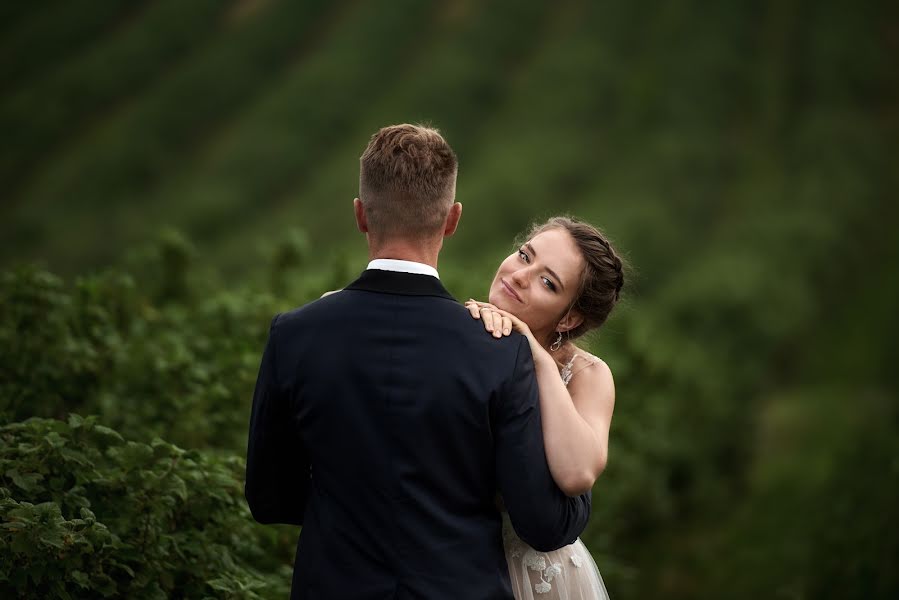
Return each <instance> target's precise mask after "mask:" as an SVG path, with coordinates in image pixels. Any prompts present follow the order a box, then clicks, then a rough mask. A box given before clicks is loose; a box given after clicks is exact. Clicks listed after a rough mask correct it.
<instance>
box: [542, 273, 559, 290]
mask: <svg viewBox="0 0 899 600" xmlns="http://www.w3.org/2000/svg"><path fill="white" fill-rule="evenodd" d="M540 279H542V280H543V284H544V285H545V286H546V287H548V288H549V289H550V290H552V291H553V292H555V291H556V284H554V283H553V282H552V280H551V279H550V278H549V277H541V278H540Z"/></svg>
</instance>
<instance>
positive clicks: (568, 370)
mask: <svg viewBox="0 0 899 600" xmlns="http://www.w3.org/2000/svg"><path fill="white" fill-rule="evenodd" d="M578 356H580V357H581V358H583V359H584V360H586V361H588V362H589V363H590V364H596V363H598V362H599V359H598V358H596V357H595V356H593V355H592V354H587V353H584V354H579V353H577V352H575V353H574V354H572V355H571V360H569V361H568V362H567V363H565V364H564V365H562V368H561V369H559V375H561V376H562V383H564V384H565V387H568V383H569V382H570V381H571V377H572V376H573V375H574V371H573V370H572V367H573V366H574V359H576V358H577V357H578ZM584 368H586V367H584ZM578 370H580V369H578Z"/></svg>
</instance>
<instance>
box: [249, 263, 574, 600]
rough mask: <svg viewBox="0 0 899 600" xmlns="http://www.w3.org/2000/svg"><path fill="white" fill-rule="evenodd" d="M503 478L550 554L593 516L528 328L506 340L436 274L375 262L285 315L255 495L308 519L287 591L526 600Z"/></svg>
mask: <svg viewBox="0 0 899 600" xmlns="http://www.w3.org/2000/svg"><path fill="white" fill-rule="evenodd" d="M497 492H499V493H500V494H501V495H502V498H503V501H504V503H505V507H506V510H508V512H509V517H510V519H511V521H512V524H513V526H514V528H515V530H516V532H517V533H518V534H519V536H520V537H521V538H522V539H523V540H524V541H525V542H527V543H529V544H530V545H531V546H533V547H534V548H536V549H538V550H542V551H548V550H552V549H556V548H560V547H562V546H564V545H567V544H569V543H571V542H573V541H574V540H575V539H576V537H577V536H578V535H579V534H580V533H581V531H582V530H583V529H584V526H585V525H586V523H587V519H588V516H589V513H590V495H589V494H586V495H584V496H579V497H575V498H569V497H567V496H566V495H565V494H564V493H562V492H561V491H560V490H559V489H558V487H557V486H556V485H555V483H554V482H553V480H552V478H551V476H550V473H549V468H548V466H547V464H546V456H545V452H544V447H543V436H542V432H541V426H540V411H539V407H538V397H537V386H536V381H535V378H534V363H533V359H532V356H531V352H530V348H529V346H528V343H527V340H526V339H525V338H524V336H522V335H520V334H517V333H513V335H512V336H510V337H506V338H502V339H495V338H493V336H491V335H489V334H488V333H486V332H485V331H484V327H483V324H482V323H481V322H480V321H476V320H474V319H472V318H471V316H470V315H469V314H468V311H467V310H466V309H465V308H464V307H463V306H462V305H461V304H459V303H458V302H457V301H456V300H455V299H454V298H453V297H452V296H451V295H450V294H449V293H448V292H447V291H446V290H445V289H444V287H443V286H442V285H441V283H440V281H439V280H438V279H437V278H435V277H431V276H429V275H417V274H409V273H397V272H391V271H379V270H367V271H365V272H364V273H363V274H362V276H361V277H360V278H359V279H358V280H356V281H355V282H353V283H352V284H351V285H349V286H348V287H347V288H346V289H344V290H343V291H340V292H338V293H335V294H331V295H329V296H327V297H325V298H322V299H320V300H317V301H315V302H312V303H310V304H307V305H306V306H303V307H301V308H298V309H295V310H292V311H290V312H287V313H283V314H280V315H277V316H275V318H274V319H273V320H272V324H271V330H270V332H269V339H268V343H267V345H266V347H265V352H264V354H263V357H262V365H261V367H260V370H259V377H258V380H257V382H256V390H255V393H254V397H253V410H252V416H251V421H250V435H249V448H248V454H247V480H246V498H247V501H248V503H249V506H250V509H251V511H252V513H253V517H254V518H255V519H256V520H257V521H259V522H261V523H291V524H294V525H302V527H303V529H302V531H301V533H300V539H299V542H298V544H297V554H296V563H295V567H294V575H293V582H292V588H291V598H293V599H306V598H308V599H329V600H330V599H335V600H338V599H339V600H348V599H356V598H358V599H372V600H374V599H378V600H380V599H386V598H397V599H406V598H421V599H427V600H441V599H447V600H449V599H452V600H459V599H464V600H479V599H488V598H489V599H494V598H502V599H509V598H512V592H511V587H510V582H509V573H508V568H507V565H506V561H505V557H504V554H503V546H502V534H501V516H500V513H499V511H498V509H497V506H496V502H495V498H496V495H497Z"/></svg>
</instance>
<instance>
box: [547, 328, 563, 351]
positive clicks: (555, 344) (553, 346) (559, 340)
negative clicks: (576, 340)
mask: <svg viewBox="0 0 899 600" xmlns="http://www.w3.org/2000/svg"><path fill="white" fill-rule="evenodd" d="M556 333H557V334H559V335H558V337H556V341H555V342H553V343H552V344H551V345H550V347H549V349H550V350H551V351H552V352H555V351H556V350H558V349H559V348H561V347H562V332H561V331H557V332H556Z"/></svg>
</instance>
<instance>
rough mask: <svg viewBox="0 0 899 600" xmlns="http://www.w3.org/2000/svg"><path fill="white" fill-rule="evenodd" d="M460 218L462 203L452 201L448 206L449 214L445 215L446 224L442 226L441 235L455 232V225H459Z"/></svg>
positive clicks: (444, 235) (446, 235)
mask: <svg viewBox="0 0 899 600" xmlns="http://www.w3.org/2000/svg"><path fill="white" fill-rule="evenodd" d="M461 218H462V203H461V202H453V205H452V206H451V207H450V210H449V214H448V215H447V216H446V226H445V227H444V228H443V237H450V236H451V235H453V234H454V233H456V227H458V226H459V219H461Z"/></svg>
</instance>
